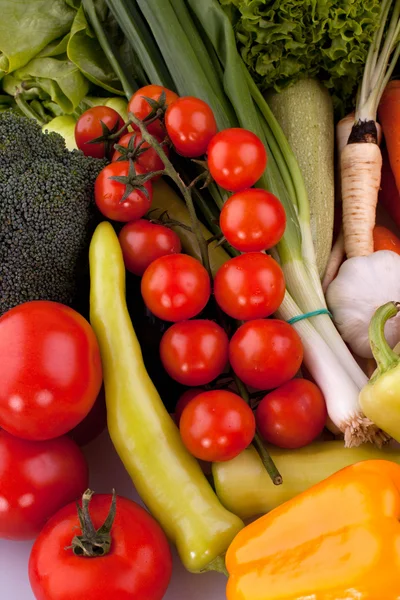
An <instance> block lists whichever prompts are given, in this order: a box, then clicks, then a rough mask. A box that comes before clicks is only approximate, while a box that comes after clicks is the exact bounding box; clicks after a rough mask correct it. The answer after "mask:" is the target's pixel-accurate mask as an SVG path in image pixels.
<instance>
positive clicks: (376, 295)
mask: <svg viewBox="0 0 400 600" xmlns="http://www.w3.org/2000/svg"><path fill="white" fill-rule="evenodd" d="M326 301H327V304H328V307H329V310H330V311H331V313H332V315H333V319H334V322H335V325H336V327H337V328H338V330H339V332H340V335H341V336H342V338H343V340H344V341H345V342H347V343H348V344H349V346H350V348H351V349H352V351H353V352H354V353H355V354H357V355H358V356H361V357H363V358H372V351H371V347H370V343H369V338H368V328H369V324H370V322H371V319H372V316H373V314H374V312H375V311H376V310H377V309H378V308H379V307H380V306H382V305H383V304H386V303H387V302H390V301H393V302H399V301H400V255H398V254H396V253H395V252H391V251H390V250H379V251H378V252H374V253H373V254H370V255H369V256H357V257H354V258H349V259H348V260H346V261H345V262H344V263H343V264H342V266H341V267H340V269H339V272H338V274H337V277H336V279H334V280H333V281H332V283H331V284H330V285H329V287H328V289H327V292H326ZM385 336H386V340H387V342H388V344H389V346H390V347H391V348H394V346H395V345H396V344H397V343H398V342H399V341H400V315H397V316H396V317H394V318H393V319H390V320H389V321H388V322H387V323H386V326H385Z"/></svg>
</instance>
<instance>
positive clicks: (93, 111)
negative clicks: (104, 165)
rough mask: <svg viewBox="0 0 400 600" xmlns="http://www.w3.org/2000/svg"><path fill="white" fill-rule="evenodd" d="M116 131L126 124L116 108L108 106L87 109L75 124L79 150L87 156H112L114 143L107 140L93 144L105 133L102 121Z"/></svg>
mask: <svg viewBox="0 0 400 600" xmlns="http://www.w3.org/2000/svg"><path fill="white" fill-rule="evenodd" d="M102 122H103V123H104V125H105V126H106V127H107V128H108V129H109V130H110V131H113V132H114V133H116V132H117V131H118V130H119V129H121V127H123V125H124V121H123V120H122V118H121V117H120V115H119V114H118V113H117V111H116V110H114V109H113V108H110V107H108V106H93V107H92V108H89V110H87V111H85V112H84V113H83V114H82V115H81V116H80V117H79V119H78V120H77V122H76V125H75V141H76V145H77V146H78V148H79V150H82V152H83V153H84V154H85V155H86V156H93V157H94V158H104V157H109V156H111V154H112V152H113V150H112V143H109V142H107V141H103V142H98V143H95V144H91V143H90V142H91V141H92V140H95V139H97V138H99V137H102V136H103V135H104V131H103V128H102V126H101V123H102Z"/></svg>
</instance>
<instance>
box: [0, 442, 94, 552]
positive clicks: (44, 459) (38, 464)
mask: <svg viewBox="0 0 400 600" xmlns="http://www.w3.org/2000/svg"><path fill="white" fill-rule="evenodd" d="M87 485H88V467H87V464H86V460H85V457H84V456H83V454H82V452H81V450H80V449H79V448H78V446H77V445H76V444H75V442H73V441H72V440H70V439H69V438H68V437H66V436H62V437H59V438H56V439H54V440H46V441H44V442H31V441H28V440H21V439H19V438H16V437H14V436H13V435H10V434H9V433H7V432H6V431H0V538H6V539H9V540H29V539H32V538H34V537H36V536H37V534H38V533H39V532H40V530H41V529H42V527H43V526H44V524H45V522H46V521H47V520H48V519H49V518H50V517H52V516H53V515H54V514H55V513H56V512H57V511H58V510H59V509H60V508H62V507H63V506H65V505H66V504H68V503H69V502H72V500H77V499H78V498H79V497H80V496H81V494H82V493H83V492H84V491H85V489H86V488H87Z"/></svg>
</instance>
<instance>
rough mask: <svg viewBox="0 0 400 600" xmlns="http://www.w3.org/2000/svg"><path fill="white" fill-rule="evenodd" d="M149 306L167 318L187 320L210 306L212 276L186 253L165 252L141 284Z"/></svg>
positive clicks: (149, 269) (159, 315)
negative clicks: (167, 253)
mask: <svg viewBox="0 0 400 600" xmlns="http://www.w3.org/2000/svg"><path fill="white" fill-rule="evenodd" d="M141 291H142V296H143V300H144V302H145V304H146V306H147V308H148V309H149V310H150V311H151V312H152V313H153V314H154V315H155V316H156V317H158V318H159V319H163V320H164V321H173V322H174V321H185V320H186V319H191V318H192V317H195V316H196V315H198V314H199V312H201V311H202V310H203V308H204V307H205V306H206V304H207V302H208V300H209V298H210V293H211V287H210V278H209V276H208V273H207V271H206V270H205V268H204V267H203V265H202V264H201V263H199V261H198V260H196V259H195V258H192V257H191V256H188V255H186V254H169V255H167V256H161V257H160V258H157V260H155V261H154V262H152V263H151V265H150V266H149V267H147V269H146V271H145V273H144V275H143V279H142V285H141Z"/></svg>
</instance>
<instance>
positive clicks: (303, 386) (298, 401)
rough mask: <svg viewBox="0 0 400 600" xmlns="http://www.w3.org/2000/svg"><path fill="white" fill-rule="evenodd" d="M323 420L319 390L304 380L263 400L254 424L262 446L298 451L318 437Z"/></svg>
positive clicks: (288, 385) (272, 393)
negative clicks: (262, 441)
mask: <svg viewBox="0 0 400 600" xmlns="http://www.w3.org/2000/svg"><path fill="white" fill-rule="evenodd" d="M327 416H328V414H327V411H326V405H325V400H324V397H323V395H322V393H321V390H320V389H319V387H317V386H316V385H315V383H312V382H311V381H307V380H306V379H292V380H291V381H288V382H287V383H285V384H284V385H281V386H280V387H279V388H278V389H277V390H274V391H273V392H270V393H269V394H267V395H266V396H264V398H263V399H262V400H261V402H260V404H259V405H258V408H257V412H256V421H257V426H258V429H259V431H260V434H261V436H262V437H263V438H264V440H265V441H266V442H269V443H270V444H274V445H275V446H278V447H279V448H301V447H302V446H307V444H311V442H312V441H313V440H315V438H317V437H318V436H319V435H320V434H321V433H322V430H323V429H324V427H325V423H326V419H327Z"/></svg>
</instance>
